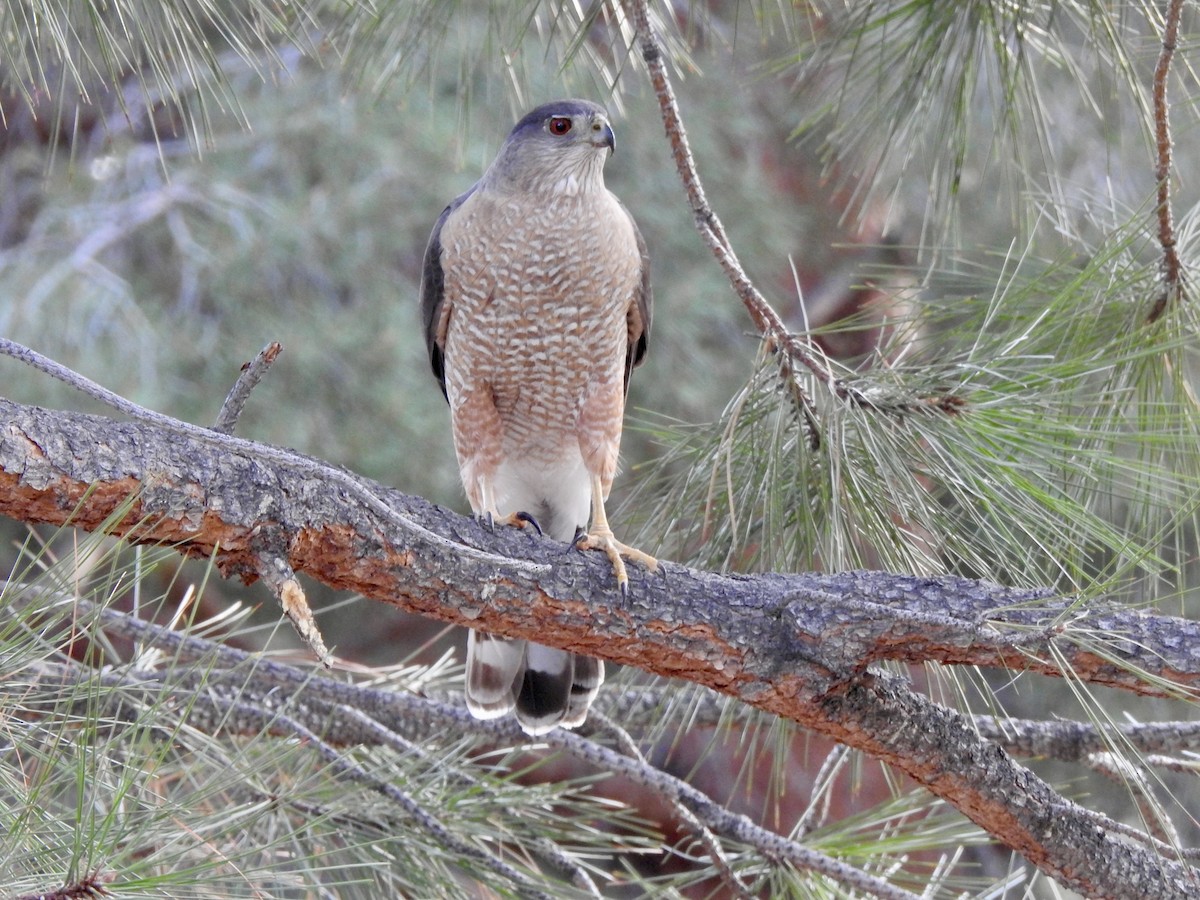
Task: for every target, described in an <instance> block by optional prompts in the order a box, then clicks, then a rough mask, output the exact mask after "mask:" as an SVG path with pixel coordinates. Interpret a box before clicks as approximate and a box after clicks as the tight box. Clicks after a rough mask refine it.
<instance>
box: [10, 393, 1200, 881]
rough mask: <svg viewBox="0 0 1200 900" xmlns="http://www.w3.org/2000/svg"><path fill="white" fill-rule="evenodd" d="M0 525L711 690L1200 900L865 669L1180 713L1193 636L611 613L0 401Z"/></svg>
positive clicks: (578, 593)
mask: <svg viewBox="0 0 1200 900" xmlns="http://www.w3.org/2000/svg"><path fill="white" fill-rule="evenodd" d="M131 498H132V499H131ZM0 513H3V514H5V515H8V516H11V517H13V518H17V519H21V520H24V521H27V522H48V523H55V524H58V523H64V522H68V521H69V522H70V523H71V524H73V525H76V526H78V527H81V528H85V529H96V528H98V527H100V526H101V525H104V526H105V527H107V528H109V529H110V530H111V531H112V533H115V534H119V535H124V536H126V537H128V538H129V539H131V540H134V541H140V542H149V543H156V544H157V543H170V544H175V545H177V546H178V547H179V549H180V551H181V552H184V553H187V554H190V555H195V556H202V557H208V556H212V557H214V558H215V560H216V562H217V564H218V565H219V567H220V568H221V570H222V571H223V572H224V573H225V574H226V575H236V576H239V577H242V578H244V579H245V580H247V581H252V580H254V579H255V578H257V577H259V576H260V575H261V574H264V573H269V572H270V571H272V570H273V569H275V568H277V567H278V566H279V565H280V564H281V563H282V564H284V565H285V566H287V567H289V568H290V569H291V570H293V571H295V572H301V573H305V574H307V575H309V576H310V577H312V578H315V579H317V580H319V581H321V582H324V583H325V584H328V585H330V586H332V587H335V588H339V589H344V590H350V591H356V592H359V593H362V594H363V595H364V596H368V597H372V598H374V599H377V600H382V601H384V602H389V603H393V604H395V605H397V606H400V607H402V608H404V609H407V610H410V611H413V612H417V613H420V614H423V615H428V616H432V617H434V618H438V619H441V620H443V621H447V622H454V623H457V624H461V625H471V626H477V627H482V628H486V629H487V630H488V631H492V632H498V633H502V634H508V635H513V636H519V637H531V638H536V639H537V640H538V641H540V642H541V643H545V644H552V645H556V646H561V647H564V648H569V649H574V650H577V651H580V652H584V653H588V654H591V655H594V656H600V657H603V658H605V659H609V660H613V661H617V662H621V663H626V664H629V665H634V666H637V667H639V668H642V669H645V670H648V671H652V672H655V673H658V674H661V675H668V676H673V677H678V678H684V679H686V680H689V681H693V682H696V683H699V684H704V685H707V686H709V687H712V688H715V689H716V690H719V691H722V692H724V693H726V694H730V695H733V696H736V697H738V698H740V699H741V700H743V701H745V702H746V703H749V704H752V705H754V706H756V707H759V708H761V709H764V710H768V711H771V712H773V713H776V714H778V715H781V716H785V717H787V718H790V719H793V720H795V721H797V722H799V723H800V724H802V725H804V726H806V727H808V728H811V729H813V730H815V731H818V732H820V733H823V734H825V735H828V736H830V737H833V738H835V739H837V740H839V741H842V742H844V743H846V744H847V745H849V746H852V747H855V748H857V749H860V750H863V751H865V752H867V753H869V754H872V755H874V756H876V757H878V758H879V759H882V760H885V761H887V762H889V763H891V764H892V765H894V766H896V767H897V768H898V769H900V770H902V771H904V772H906V773H907V774H909V775H910V776H911V777H913V778H914V779H916V780H917V781H919V782H920V783H922V784H924V785H926V786H927V787H928V788H929V789H930V790H931V791H932V792H934V793H935V794H937V795H938V796H940V797H943V798H944V799H946V800H947V801H948V802H950V803H952V804H953V805H954V806H956V807H957V808H958V809H960V810H961V811H962V812H963V813H964V814H966V815H967V816H969V817H970V818H971V819H972V820H974V821H975V822H976V823H978V824H979V825H981V826H982V827H984V828H986V829H987V830H988V831H989V832H991V833H992V834H993V835H995V836H996V837H997V838H998V839H1000V840H1002V841H1004V842H1005V843H1007V844H1008V845H1009V846H1011V847H1013V848H1014V849H1016V850H1018V851H1019V852H1021V853H1022V854H1024V855H1025V856H1026V857H1027V858H1028V859H1030V860H1031V861H1032V862H1034V863H1035V864H1037V865H1038V866H1039V867H1041V868H1042V869H1043V870H1044V871H1046V872H1047V873H1049V874H1051V875H1053V876H1054V877H1056V878H1057V879H1059V880H1060V881H1061V882H1062V883H1063V884H1064V885H1067V886H1070V887H1072V888H1074V889H1076V890H1079V891H1081V892H1083V893H1085V894H1087V895H1088V896H1092V897H1131V896H1154V897H1185V896H1195V895H1196V892H1197V891H1200V881H1198V880H1197V874H1196V872H1195V871H1194V870H1193V869H1192V868H1190V867H1189V866H1186V865H1183V864H1181V863H1179V862H1177V861H1174V860H1169V859H1165V858H1163V857H1161V856H1159V855H1156V854H1155V853H1153V852H1152V851H1151V850H1150V849H1149V848H1148V847H1147V846H1145V845H1140V844H1137V843H1133V842H1130V841H1127V840H1125V839H1123V838H1120V837H1117V836H1115V835H1113V834H1110V833H1109V832H1108V831H1107V830H1106V828H1105V822H1106V821H1107V820H1105V819H1103V817H1101V816H1098V815H1096V814H1093V813H1091V812H1089V811H1088V810H1086V809H1084V808H1082V807H1079V806H1078V805H1076V804H1074V803H1072V802H1071V801H1068V800H1066V799H1064V798H1062V797H1061V796H1059V795H1058V794H1056V793H1055V792H1054V791H1053V790H1052V789H1051V788H1050V787H1049V786H1048V785H1046V784H1045V783H1044V782H1042V781H1041V780H1040V779H1038V778H1037V777H1036V776H1034V775H1033V774H1032V773H1031V772H1029V771H1028V770H1027V769H1024V768H1023V767H1021V766H1019V765H1017V764H1016V763H1014V762H1013V761H1012V760H1011V759H1010V758H1009V757H1008V756H1007V754H1005V753H1004V752H1003V751H1002V750H1000V749H999V748H997V747H996V746H995V745H993V744H990V743H989V742H987V741H985V740H982V739H981V738H980V737H979V735H978V734H977V732H976V731H975V730H974V729H973V728H972V727H971V725H970V722H969V720H967V719H965V718H964V717H962V716H960V715H959V714H958V713H956V712H954V711H952V710H950V709H947V708H944V707H941V706H938V705H937V704H935V703H933V702H931V701H930V700H928V699H927V698H925V697H923V696H921V695H919V694H917V693H915V692H913V691H912V690H910V689H909V688H908V686H907V685H906V684H905V683H903V682H902V681H901V680H900V679H897V678H895V677H892V676H886V675H881V674H878V673H875V672H872V671H868V669H867V667H868V665H869V664H870V663H872V662H874V661H878V660H885V659H890V660H900V661H906V662H918V661H922V660H937V661H939V662H943V663H951V664H953V663H969V664H973V665H982V666H1002V667H1006V668H1021V669H1032V670H1035V671H1038V672H1042V673H1044V674H1047V675H1056V674H1059V673H1060V669H1059V665H1060V663H1058V662H1055V660H1061V661H1062V663H1063V664H1065V665H1067V666H1069V667H1070V670H1071V674H1072V677H1076V678H1080V679H1083V680H1086V681H1090V682H1093V683H1097V684H1105V685H1110V686H1114V687H1119V688H1123V689H1126V690H1130V691H1134V692H1138V693H1143V694H1163V693H1164V692H1166V691H1167V687H1164V685H1167V686H1174V687H1173V690H1176V691H1178V692H1183V693H1190V692H1191V691H1193V690H1195V688H1196V682H1197V678H1198V676H1200V640H1197V637H1198V634H1197V631H1198V628H1197V625H1196V623H1194V622H1190V621H1188V620H1184V619H1178V618H1172V617H1167V616H1156V615H1149V614H1144V613H1135V612H1130V611H1128V610H1123V609H1120V608H1119V607H1114V606H1096V605H1091V606H1089V607H1087V608H1082V607H1079V606H1077V605H1074V604H1072V602H1071V600H1070V598H1062V597H1057V596H1055V595H1054V594H1053V592H1051V591H1047V590H1042V591H1020V590H1013V589H1007V588H1002V587H998V586H996V585H991V584H987V583H983V582H977V581H969V580H965V579H959V578H953V577H936V578H916V577H910V576H899V575H888V574H884V573H874V572H852V573H843V574H837V575H814V574H798V575H759V576H739V575H720V574H715V573H711V572H702V571H697V570H693V569H688V568H685V567H683V566H677V565H673V564H671V563H667V562H664V563H663V564H662V565H661V567H660V569H659V571H657V572H654V573H650V572H646V571H644V570H640V569H637V570H635V571H632V572H631V585H630V587H631V590H630V593H629V596H628V597H627V598H622V597H621V596H620V594H619V593H618V592H617V591H616V589H615V585H614V583H613V580H612V577H611V568H610V566H609V564H608V562H607V561H606V559H605V557H604V556H603V555H602V554H597V553H583V552H575V551H571V550H569V549H568V548H567V547H566V546H565V545H563V544H560V543H556V542H554V541H550V540H547V539H543V538H540V537H538V536H537V535H536V534H533V533H532V532H531V531H530V530H528V529H527V530H525V531H516V530H509V529H500V530H498V531H497V532H495V533H492V532H491V531H490V530H488V529H486V528H484V527H482V526H481V525H480V524H478V523H476V522H475V521H473V520H470V519H466V518H463V517H462V516H458V515H456V514H454V513H452V512H449V511H447V510H444V509H441V508H439V507H437V506H435V505H433V504H430V503H428V502H426V501H424V500H422V499H420V498H418V497H413V496H410V495H406V494H402V493H400V492H399V491H396V490H394V489H391V488H387V487H384V486H382V485H378V484H375V483H373V482H370V481H367V480H366V479H362V478H359V477H358V476H355V475H353V474H351V473H348V472H346V471H345V470H340V469H336V468H333V467H330V466H328V465H326V464H324V463H322V462H320V461H319V460H314V459H311V458H308V457H304V456H301V455H299V454H294V453H291V452H289V451H286V450H281V449H279V448H273V447H268V446H265V445H260V444H255V443H253V442H250V441H246V440H243V439H239V438H235V437H231V436H228V435H223V434H219V433H216V432H212V431H208V430H206V429H201V428H197V427H195V426H188V425H185V424H184V423H176V424H175V425H173V426H171V427H165V426H163V425H161V424H148V423H142V422H118V421H115V420H112V419H108V418H103V417H98V416H89V415H82V414H77V413H66V412H57V411H52V410H45V409H38V408H36V407H29V406H22V405H19V404H15V403H11V402H8V401H5V400H2V399H0ZM118 515H119V519H117V518H116V516H118ZM1114 634H1115V635H1120V638H1119V639H1111V638H1106V639H1103V640H1102V639H1100V638H1095V637H1092V638H1091V639H1090V640H1089V641H1084V640H1081V639H1079V638H1078V637H1077V636H1078V635H1091V636H1095V635H1114ZM1138 670H1140V671H1141V672H1142V673H1148V675H1149V676H1152V677H1147V675H1146V674H1141V675H1139V674H1135V673H1136V672H1137V671H1138Z"/></svg>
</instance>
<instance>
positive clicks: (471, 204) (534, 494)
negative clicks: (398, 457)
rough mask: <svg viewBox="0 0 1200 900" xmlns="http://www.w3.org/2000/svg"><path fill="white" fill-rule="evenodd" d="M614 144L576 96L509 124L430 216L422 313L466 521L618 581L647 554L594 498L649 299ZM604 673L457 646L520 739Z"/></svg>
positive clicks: (485, 646) (585, 696)
mask: <svg viewBox="0 0 1200 900" xmlns="http://www.w3.org/2000/svg"><path fill="white" fill-rule="evenodd" d="M614 146H615V141H614V137H613V131H612V127H611V126H610V125H609V122H608V116H607V114H606V113H605V110H604V109H603V107H600V106H598V105H596V104H595V103H589V102H588V101H586V100H559V101H556V102H553V103H548V104H546V105H544V106H539V107H538V108H537V109H535V110H533V111H532V112H531V113H529V114H528V115H527V116H525V117H524V118H523V119H521V121H519V122H518V123H517V124H516V126H515V127H514V128H513V130H512V132H511V133H510V134H509V135H508V138H507V139H506V140H505V142H504V145H503V146H502V147H501V148H500V152H499V154H498V155H497V156H496V159H495V161H494V162H493V163H492V164H491V166H489V167H488V169H487V171H486V172H485V173H484V175H483V177H482V178H481V179H480V180H479V182H478V183H477V184H476V185H475V186H474V187H472V188H471V189H470V190H469V191H467V192H466V193H465V194H463V195H462V196H461V197H458V198H457V199H456V200H455V201H454V202H453V203H451V204H450V205H449V206H447V207H446V209H445V210H444V211H443V212H442V215H441V216H440V217H439V218H438V221H437V224H436V225H434V227H433V234H431V235H430V237H429V247H428V249H427V250H426V251H425V269H424V273H423V275H422V280H421V311H422V315H423V316H424V325H425V342H426V345H427V346H428V348H429V358H430V361H431V363H432V364H433V372H434V374H435V375H436V376H437V378H438V380H439V381H440V382H441V385H442V392H443V393H444V394H445V395H446V399H447V401H449V403H450V420H451V426H452V430H453V434H454V448H455V451H456V453H457V456H458V466H459V471H460V472H461V474H462V481H463V486H464V488H465V489H466V493H467V498H468V500H469V501H470V503H471V508H472V509H473V510H474V511H475V514H476V515H478V516H482V517H486V518H487V519H489V520H490V521H492V522H493V523H494V522H495V521H497V520H499V521H502V522H507V523H509V524H514V525H522V526H523V525H525V524H528V523H531V522H532V523H534V524H536V525H537V526H538V528H539V529H540V530H541V531H542V532H544V533H545V534H547V535H549V536H551V537H554V538H557V539H559V540H565V541H575V542H576V543H577V544H579V545H580V546H583V547H594V548H599V549H603V550H604V551H605V552H606V553H607V554H608V557H609V559H610V560H611V561H612V565H613V569H614V571H615V573H616V577H617V581H618V583H619V584H620V586H621V590H622V591H625V590H626V585H627V584H628V578H627V575H626V569H625V563H624V562H623V560H622V556H625V557H628V558H631V559H636V560H638V561H640V562H642V563H644V564H645V565H647V566H649V567H651V568H653V567H654V564H655V561H654V559H653V558H652V557H650V556H647V555H646V554H644V553H641V552H640V551H637V550H634V549H632V548H630V547H626V546H625V545H624V544H621V543H619V542H618V541H617V540H616V539H615V538H614V537H613V533H612V530H611V529H610V528H609V526H608V518H607V516H606V515H605V512H604V501H605V500H606V499H607V497H608V492H609V489H610V488H611V487H612V481H613V475H614V474H615V473H616V469H617V452H618V448H619V446H620V443H621V419H622V416H623V414H624V409H625V395H626V392H627V390H628V387H629V374H630V371H631V370H632V368H633V367H634V366H636V365H637V364H638V363H639V362H641V360H642V356H643V355H644V354H645V352H646V339H647V336H648V335H649V331H650V311H651V294H650V266H649V260H648V258H647V254H646V244H645V242H644V241H643V240H642V236H641V233H640V232H639V231H638V228H637V225H636V224H634V221H633V218H632V217H631V216H630V215H629V212H628V210H626V209H625V207H624V206H623V205H622V204H621V201H619V200H618V199H617V198H616V196H615V195H613V193H612V192H611V191H609V190H608V188H606V187H605V186H604V162H605V158H606V157H607V156H608V154H609V153H610V152H611V151H612V150H613V148H614ZM589 512H590V514H591V522H592V527H591V531H590V532H588V533H587V534H586V535H584V536H583V537H580V534H581V533H582V531H583V528H584V527H585V526H586V525H587V523H588V518H589ZM603 680H604V665H603V663H601V662H600V661H599V660H595V659H590V658H588V657H583V656H576V655H574V654H572V653H568V652H566V651H563V650H556V649H552V648H550V647H543V646H541V645H538V644H534V643H527V642H525V641H514V640H509V639H507V638H499V637H493V636H491V635H488V634H484V633H482V632H477V631H472V632H471V633H470V637H469V638H468V641H467V704H468V706H469V707H470V709H471V711H472V713H474V714H475V715H476V716H478V717H480V718H492V717H495V716H501V715H504V714H505V713H507V712H508V711H509V710H511V709H513V708H514V706H515V708H516V713H517V719H518V720H519V721H520V723H521V726H522V727H523V728H524V729H525V730H526V731H527V732H529V733H530V734H539V733H542V732H545V731H548V730H550V729H551V728H553V727H554V726H555V725H563V726H566V727H573V726H575V725H578V724H580V723H581V722H582V721H583V720H584V718H585V717H586V715H587V709H588V705H589V704H590V703H591V701H592V699H593V698H594V697H595V696H596V691H597V690H598V689H599V687H600V683H601V682H602V681H603Z"/></svg>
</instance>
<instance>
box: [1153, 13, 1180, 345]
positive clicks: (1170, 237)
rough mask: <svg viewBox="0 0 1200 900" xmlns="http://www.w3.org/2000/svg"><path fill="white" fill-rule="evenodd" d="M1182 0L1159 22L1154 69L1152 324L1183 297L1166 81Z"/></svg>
mask: <svg viewBox="0 0 1200 900" xmlns="http://www.w3.org/2000/svg"><path fill="white" fill-rule="evenodd" d="M1182 9H1183V0H1170V2H1169V3H1168V4H1167V14H1166V17H1165V18H1164V20H1163V36H1162V52H1161V53H1159V55H1158V62H1157V63H1156V64H1155V66H1154V90H1153V95H1154V143H1155V149H1156V151H1157V159H1156V161H1155V165H1154V180H1155V182H1156V183H1157V185H1158V203H1157V205H1156V207H1155V211H1156V212H1157V214H1158V244H1159V246H1160V247H1161V248H1162V290H1161V291H1160V292H1159V295H1158V298H1157V299H1156V300H1155V301H1154V306H1153V307H1152V308H1151V309H1150V314H1149V315H1148V316H1147V317H1146V319H1147V321H1148V322H1155V321H1157V320H1158V319H1159V317H1160V316H1162V314H1163V313H1164V312H1165V311H1166V309H1167V307H1168V306H1169V305H1170V304H1172V303H1174V302H1176V301H1177V300H1179V299H1181V298H1182V296H1183V267H1182V266H1181V265H1180V263H1179V253H1178V252H1177V250H1176V247H1175V243H1176V239H1175V223H1174V217H1173V214H1172V211H1171V120H1170V108H1169V107H1168V105H1167V80H1168V78H1169V76H1170V74H1171V57H1173V56H1174V55H1175V46H1176V42H1177V41H1178V40H1179V17H1180V12H1181V11H1182Z"/></svg>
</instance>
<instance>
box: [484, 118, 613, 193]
mask: <svg viewBox="0 0 1200 900" xmlns="http://www.w3.org/2000/svg"><path fill="white" fill-rule="evenodd" d="M615 147H616V138H615V137H614V135H613V130H612V126H611V125H610V124H609V122H608V113H607V112H606V111H605V109H604V107H603V106H600V105H599V104H597V103H592V102H591V101H589V100H555V101H553V102H552V103H546V104H543V105H542V106H539V107H538V108H537V109H535V110H533V111H531V112H530V113H528V114H527V115H526V116H525V117H524V118H523V119H521V121H519V122H518V123H517V124H516V125H515V126H513V130H512V131H511V132H509V135H508V138H507V139H506V140H505V141H504V146H503V147H501V148H500V153H499V155H497V157H496V161H495V162H494V163H492V166H491V168H490V169H489V170H488V173H487V175H486V176H485V180H486V181H489V182H490V183H491V184H492V185H496V186H500V185H506V186H511V187H516V188H517V189H519V190H525V191H537V192H542V191H548V192H551V193H556V194H578V193H581V192H583V191H587V190H594V189H597V188H603V187H604V160H605V158H606V157H607V156H608V154H609V153H611V152H612V151H613V149H614V148H615Z"/></svg>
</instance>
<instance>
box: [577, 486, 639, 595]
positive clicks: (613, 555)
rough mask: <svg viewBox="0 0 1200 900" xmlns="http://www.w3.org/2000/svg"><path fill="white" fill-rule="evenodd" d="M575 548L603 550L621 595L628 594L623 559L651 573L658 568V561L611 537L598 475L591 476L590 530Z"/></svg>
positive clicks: (627, 578) (627, 575) (627, 574)
mask: <svg viewBox="0 0 1200 900" xmlns="http://www.w3.org/2000/svg"><path fill="white" fill-rule="evenodd" d="M577 546H579V547H580V548H581V549H584V550H603V551H604V552H605V554H607V556H608V559H609V561H610V562H611V563H612V567H613V574H615V575H616V576H617V584H618V585H619V586H620V588H621V593H622V594H627V593H629V573H628V572H626V571H625V559H631V560H633V561H634V562H640V563H641V564H642V565H644V566H645V567H646V568H647V569H649V570H650V571H651V572H653V571H654V570H655V569H657V568H658V560H657V559H655V558H654V557H653V556H651V555H650V554H649V553H643V552H642V551H641V550H638V549H636V548H634V547H630V546H629V545H627V544H622V543H621V542H620V541H618V540H617V539H616V537H614V536H613V533H612V529H611V528H610V527H609V525H608V515H607V514H606V513H605V512H604V488H603V486H602V485H601V484H600V476H599V475H593V476H592V529H591V531H589V532H588V533H587V534H586V535H584V536H583V537H582V538H581V539H580V540H579V542H578V544H577ZM622 557H625V559H622Z"/></svg>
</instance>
